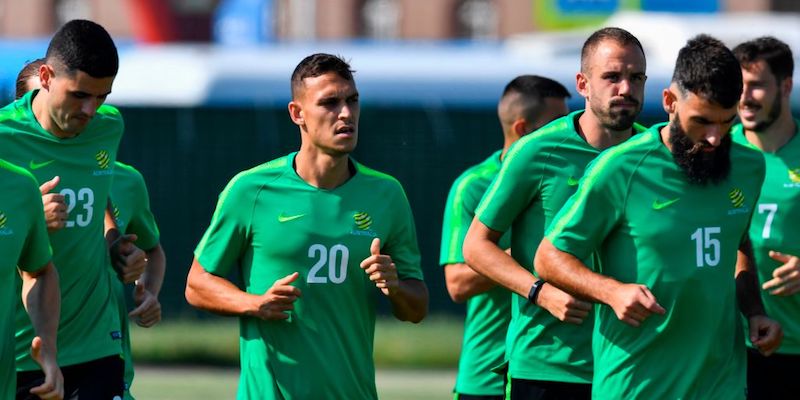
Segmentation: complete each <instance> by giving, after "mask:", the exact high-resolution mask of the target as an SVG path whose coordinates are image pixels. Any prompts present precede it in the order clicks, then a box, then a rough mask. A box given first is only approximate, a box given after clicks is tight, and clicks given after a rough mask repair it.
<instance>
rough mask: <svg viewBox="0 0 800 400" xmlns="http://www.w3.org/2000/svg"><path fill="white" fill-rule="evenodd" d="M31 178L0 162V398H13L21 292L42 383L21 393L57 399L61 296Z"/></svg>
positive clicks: (30, 345) (60, 387) (60, 381)
mask: <svg viewBox="0 0 800 400" xmlns="http://www.w3.org/2000/svg"><path fill="white" fill-rule="evenodd" d="M37 187H38V185H37V184H36V180H35V179H34V178H33V176H32V175H31V174H30V173H28V172H27V171H25V170H24V169H22V168H19V167H16V166H13V165H11V164H9V163H7V162H5V161H3V160H0V284H1V285H2V288H1V289H0V294H2V298H0V369H2V371H4V373H3V374H2V376H0V398H2V399H13V398H14V396H15V388H16V386H17V382H16V375H15V374H14V373H12V371H14V370H15V368H14V365H15V362H14V359H15V355H14V332H15V329H16V326H15V324H14V313H15V312H17V304H18V303H19V298H18V297H17V296H18V295H19V293H20V285H19V284H18V282H19V280H18V279H17V278H16V276H15V275H17V272H18V271H19V276H20V277H22V285H21V292H22V302H23V304H24V308H25V309H26V310H27V314H25V316H26V318H27V317H28V316H30V321H31V324H32V326H33V330H34V331H35V333H36V334H37V335H38V336H35V337H34V338H33V341H32V342H28V343H27V346H28V347H27V349H26V350H30V352H31V358H32V359H33V361H34V362H36V364H38V365H39V367H41V374H42V376H43V379H42V382H40V383H41V384H38V385H31V387H28V388H26V390H25V391H24V392H21V393H20V394H21V397H22V398H25V397H28V396H31V397H35V396H38V397H37V398H43V399H61V398H62V397H63V396H64V386H63V385H64V380H63V377H62V375H61V370H60V369H59V368H58V363H57V361H56V351H57V346H56V336H57V330H58V316H59V309H60V304H61V296H60V291H59V285H58V272H57V271H56V269H55V267H53V263H52V262H51V258H52V252H51V251H50V240H49V238H48V237H47V229H46V228H45V222H44V213H43V211H42V206H41V194H40V192H39V190H37Z"/></svg>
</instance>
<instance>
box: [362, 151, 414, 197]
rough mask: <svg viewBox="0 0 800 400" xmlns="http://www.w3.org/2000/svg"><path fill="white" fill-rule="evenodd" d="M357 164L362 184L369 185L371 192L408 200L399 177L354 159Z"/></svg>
mask: <svg viewBox="0 0 800 400" xmlns="http://www.w3.org/2000/svg"><path fill="white" fill-rule="evenodd" d="M351 160H352V161H353V163H355V166H356V168H357V170H358V174H359V175H361V176H360V185H363V186H368V187H369V190H370V192H371V193H373V194H375V195H377V196H379V197H384V198H387V197H388V198H394V199H400V198H402V199H403V200H404V201H406V202H407V201H408V199H407V198H406V192H405V189H403V185H402V184H401V183H400V181H398V180H397V178H395V177H393V176H391V175H389V174H387V173H385V172H381V171H378V170H375V169H372V168H370V167H367V166H365V165H364V164H361V163H359V162H357V161H355V160H353V159H352V158H351Z"/></svg>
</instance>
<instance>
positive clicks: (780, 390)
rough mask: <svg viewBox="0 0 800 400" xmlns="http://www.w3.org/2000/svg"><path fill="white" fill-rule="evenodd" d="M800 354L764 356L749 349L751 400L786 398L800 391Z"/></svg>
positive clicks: (748, 377)
mask: <svg viewBox="0 0 800 400" xmlns="http://www.w3.org/2000/svg"><path fill="white" fill-rule="evenodd" d="M798 369H800V355H798V354H777V353H775V354H772V355H771V356H769V357H765V356H763V355H762V354H761V353H759V352H758V350H754V349H750V348H748V349H747V398H748V399H749V400H761V399H784V398H787V396H789V397H792V396H794V395H796V394H797V393H800V379H798V376H797V370H798Z"/></svg>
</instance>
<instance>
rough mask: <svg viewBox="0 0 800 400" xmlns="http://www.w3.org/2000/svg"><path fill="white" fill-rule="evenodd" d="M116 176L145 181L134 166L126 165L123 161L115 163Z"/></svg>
mask: <svg viewBox="0 0 800 400" xmlns="http://www.w3.org/2000/svg"><path fill="white" fill-rule="evenodd" d="M114 176H115V177H116V176H124V177H131V178H135V179H142V180H144V178H143V177H142V173H141V172H139V170H137V169H136V168H134V167H133V166H132V165H129V164H125V163H123V162H121V161H117V162H115V163H114Z"/></svg>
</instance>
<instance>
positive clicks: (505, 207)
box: [476, 110, 644, 383]
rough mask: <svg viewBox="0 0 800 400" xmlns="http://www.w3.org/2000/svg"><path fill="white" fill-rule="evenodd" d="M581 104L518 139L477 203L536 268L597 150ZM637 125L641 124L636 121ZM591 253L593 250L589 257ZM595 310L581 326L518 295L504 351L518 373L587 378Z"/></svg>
mask: <svg viewBox="0 0 800 400" xmlns="http://www.w3.org/2000/svg"><path fill="white" fill-rule="evenodd" d="M582 113H583V111H582V110H581V111H575V112H572V113H570V114H569V115H566V116H564V117H562V118H559V119H556V120H555V121H553V122H551V123H550V124H548V125H546V126H544V127H542V128H541V129H539V130H537V131H536V132H534V133H531V134H529V135H527V136H525V137H523V138H522V139H520V140H519V141H517V143H515V144H514V145H513V146H512V147H511V149H510V150H509V151H508V153H507V154H506V158H505V159H504V160H503V167H502V169H501V170H500V173H499V175H498V176H497V178H496V179H495V180H494V182H492V184H491V186H489V189H488V190H487V193H486V195H485V196H484V198H483V200H482V201H481V203H480V205H479V206H478V210H477V211H476V215H477V216H478V219H479V220H480V221H481V222H482V223H483V224H484V225H486V226H487V227H489V228H491V229H493V230H495V231H499V232H506V231H508V230H509V229H510V230H511V256H512V257H514V259H515V260H516V261H517V262H518V263H519V264H520V265H521V266H523V267H524V268H527V269H528V270H529V271H531V272H534V274H535V271H534V270H533V256H534V254H535V253H536V249H537V248H538V247H539V242H541V240H542V238H543V237H544V232H545V229H546V228H547V226H548V225H549V224H550V221H551V220H552V219H553V216H555V215H556V213H557V212H558V210H559V209H560V208H561V206H563V205H564V202H565V201H566V200H567V198H569V196H570V195H572V193H574V192H575V190H576V188H577V185H578V180H579V179H580V178H581V176H583V171H584V168H585V167H586V165H587V164H588V163H589V162H590V161H591V160H592V159H594V158H595V157H597V155H598V154H600V151H599V150H597V149H595V148H594V147H592V146H591V145H589V144H588V143H586V141H585V140H584V139H583V138H581V136H579V135H578V133H577V130H576V127H575V125H576V123H577V121H578V118H580V116H581V114H582ZM634 129H635V130H637V131H641V130H643V129H644V128H643V127H641V126H639V125H634ZM587 259H588V257H587ZM591 321H592V316H589V317H588V318H587V320H586V321H584V323H583V324H582V325H580V326H575V325H572V324H567V323H564V322H561V321H559V320H558V319H556V318H555V317H553V316H552V315H551V314H550V313H549V312H548V311H547V310H545V309H543V308H539V307H537V306H535V305H533V304H530V302H529V301H528V299H527V298H525V297H522V296H513V300H512V318H511V324H510V325H509V328H508V336H507V340H508V343H507V351H508V355H507V356H506V357H507V358H508V360H509V375H510V376H511V377H512V378H515V379H529V380H544V381H556V382H570V383H589V382H590V381H591V379H592V352H591V340H592V336H591V335H592V323H591Z"/></svg>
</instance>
